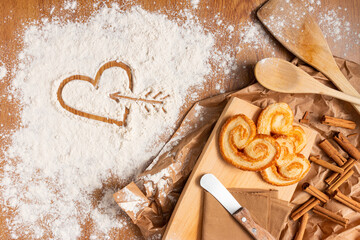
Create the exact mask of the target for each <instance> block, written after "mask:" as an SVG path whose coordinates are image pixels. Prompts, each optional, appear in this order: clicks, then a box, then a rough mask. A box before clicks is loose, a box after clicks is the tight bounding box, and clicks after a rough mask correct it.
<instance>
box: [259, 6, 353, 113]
mask: <svg viewBox="0 0 360 240" xmlns="http://www.w3.org/2000/svg"><path fill="white" fill-rule="evenodd" d="M257 16H258V18H259V19H260V21H261V22H262V23H263V24H264V25H265V26H266V28H267V29H268V30H269V31H270V32H271V34H273V35H274V37H275V38H276V39H277V40H278V41H279V42H280V43H281V44H282V45H283V46H284V47H286V48H287V49H288V50H289V51H290V52H292V53H293V54H295V55H296V56H297V57H298V58H300V59H302V60H303V61H305V62H306V63H308V64H309V65H311V66H313V67H314V68H316V69H317V70H319V71H320V72H322V73H323V74H324V75H325V76H327V77H328V78H329V79H330V80H331V81H332V82H333V83H334V84H335V85H336V87H338V88H339V89H340V90H341V91H343V92H345V93H347V94H349V95H353V96H356V97H360V94H359V93H358V92H357V91H356V90H355V88H354V87H353V86H351V84H350V83H349V81H348V80H347V79H346V78H345V77H344V75H343V74H342V73H341V71H340V69H339V68H338V66H337V64H336V62H335V59H334V58H333V56H332V53H331V51H330V48H329V46H328V44H327V42H326V40H325V38H324V35H323V34H322V32H321V30H320V27H319V26H318V24H317V23H316V22H315V21H314V20H313V18H312V17H311V16H310V14H309V13H308V12H307V11H306V9H305V7H304V6H303V4H302V2H301V1H298V0H269V1H268V2H267V3H266V4H264V6H262V7H261V8H260V9H259V10H258V11H257ZM354 107H355V108H356V110H357V111H358V112H359V113H360V106H358V105H354Z"/></svg>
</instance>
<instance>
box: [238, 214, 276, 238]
mask: <svg viewBox="0 0 360 240" xmlns="http://www.w3.org/2000/svg"><path fill="white" fill-rule="evenodd" d="M233 217H234V218H235V219H236V221H238V222H239V223H240V224H241V225H242V226H243V227H244V228H245V229H246V230H247V231H248V232H249V233H250V235H251V236H252V237H253V238H254V239H256V240H275V238H274V237H273V236H272V235H271V234H270V233H269V232H268V231H266V230H265V229H264V228H262V227H260V226H259V225H258V224H256V223H255V221H254V220H253V219H252V217H251V215H250V212H249V211H248V210H247V209H246V208H240V209H239V211H237V212H236V213H234V214H233Z"/></svg>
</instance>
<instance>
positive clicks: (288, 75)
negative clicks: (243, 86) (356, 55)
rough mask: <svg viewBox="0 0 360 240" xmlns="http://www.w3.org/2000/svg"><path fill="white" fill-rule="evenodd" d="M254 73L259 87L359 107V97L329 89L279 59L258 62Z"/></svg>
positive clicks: (292, 65)
mask: <svg viewBox="0 0 360 240" xmlns="http://www.w3.org/2000/svg"><path fill="white" fill-rule="evenodd" d="M254 72H255V77H256V79H257V80H258V82H259V83H260V84H261V85H263V86H264V87H266V88H268V89H270V90H273V91H275V92H282V93H315V94H321V95H327V96H331V97H334V98H338V99H341V100H344V101H347V102H351V103H354V104H357V105H359V107H360V97H354V96H352V95H349V94H346V93H343V92H341V91H338V90H335V89H333V88H330V87H328V86H326V85H324V84H322V83H320V82H319V81H317V80H316V79H315V78H313V77H312V76H310V75H309V74H307V73H306V72H305V71H304V70H302V69H301V68H298V67H297V66H295V65H294V64H292V63H290V62H288V61H285V60H283V59H280V58H265V59H263V60H261V61H259V62H258V63H257V64H256V65H255V69H254ZM346 81H347V80H346ZM348 84H350V83H348ZM355 126H356V125H355ZM353 129H355V127H354V128H353Z"/></svg>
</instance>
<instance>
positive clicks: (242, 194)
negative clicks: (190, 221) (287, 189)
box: [202, 189, 292, 240]
mask: <svg viewBox="0 0 360 240" xmlns="http://www.w3.org/2000/svg"><path fill="white" fill-rule="evenodd" d="M229 191H230V192H231V194H232V195H233V196H234V198H235V199H236V200H237V201H238V202H239V203H240V204H241V206H243V207H245V208H247V209H248V210H249V211H250V213H251V216H252V217H253V219H254V220H255V222H256V223H257V224H259V225H260V226H262V227H263V228H265V229H266V230H268V231H269V232H270V233H271V234H272V235H273V236H274V237H276V238H278V237H279V236H280V233H281V229H282V227H283V225H284V223H285V220H286V219H287V217H288V215H289V214H290V211H291V209H292V206H291V204H289V203H288V202H286V201H282V200H279V199H277V191H272V190H259V189H256V190H249V189H246V190H245V189H229ZM203 208H204V211H203V224H202V239H204V240H218V239H223V240H226V239H231V240H236V239H238V240H252V239H253V238H252V237H251V236H250V235H249V234H248V233H247V232H246V230H245V229H244V228H242V227H241V226H240V225H239V223H238V222H237V221H236V220H235V219H234V218H233V217H232V216H231V215H230V214H229V213H228V212H227V211H226V210H225V209H224V207H223V206H222V205H221V204H220V203H219V202H218V201H217V200H216V199H215V198H214V197H213V196H212V195H211V194H209V193H208V192H205V191H204V205H203Z"/></svg>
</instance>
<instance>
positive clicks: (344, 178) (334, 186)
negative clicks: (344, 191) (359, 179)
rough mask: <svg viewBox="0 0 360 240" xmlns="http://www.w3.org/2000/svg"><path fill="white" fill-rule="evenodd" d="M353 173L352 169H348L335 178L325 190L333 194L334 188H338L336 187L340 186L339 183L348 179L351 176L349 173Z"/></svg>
mask: <svg viewBox="0 0 360 240" xmlns="http://www.w3.org/2000/svg"><path fill="white" fill-rule="evenodd" d="M353 174H354V171H353V170H350V171H348V172H347V173H346V174H345V175H344V176H342V177H340V178H339V179H338V180H336V181H335V182H334V183H333V184H331V185H330V186H329V187H328V188H327V189H326V191H327V192H328V193H329V194H333V193H334V191H335V190H337V189H338V187H340V185H341V184H343V183H344V182H345V181H346V180H348V178H349V177H351V175H353Z"/></svg>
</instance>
